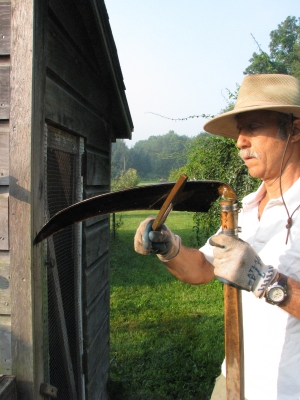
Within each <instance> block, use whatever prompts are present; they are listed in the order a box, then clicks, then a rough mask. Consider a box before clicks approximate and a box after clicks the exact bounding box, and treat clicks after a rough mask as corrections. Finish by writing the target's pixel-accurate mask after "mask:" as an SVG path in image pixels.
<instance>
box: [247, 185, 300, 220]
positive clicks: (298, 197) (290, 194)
mask: <svg viewBox="0 0 300 400" xmlns="http://www.w3.org/2000/svg"><path fill="white" fill-rule="evenodd" d="M265 193H266V187H265V184H264V182H263V183H262V184H261V185H260V186H259V188H258V189H257V191H256V192H253V193H250V194H248V195H247V196H245V197H244V199H243V202H242V204H243V208H245V209H246V208H253V207H256V206H257V205H258V204H259V202H260V201H261V199H262V198H263V197H264V195H265ZM283 198H284V201H285V203H286V205H287V207H288V209H289V211H290V212H291V213H292V212H293V211H294V209H295V208H296V207H297V206H298V205H299V204H300V178H298V180H297V181H296V182H295V183H294V184H293V185H292V186H291V187H290V188H289V189H288V190H287V191H286V192H284V193H283ZM269 203H273V204H275V203H276V204H283V202H282V199H281V196H280V197H278V198H277V199H271V200H270V202H269Z"/></svg>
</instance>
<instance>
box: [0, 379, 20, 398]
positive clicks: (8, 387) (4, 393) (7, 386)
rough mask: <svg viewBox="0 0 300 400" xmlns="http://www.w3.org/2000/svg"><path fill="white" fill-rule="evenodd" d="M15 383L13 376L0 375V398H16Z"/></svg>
mask: <svg viewBox="0 0 300 400" xmlns="http://www.w3.org/2000/svg"><path fill="white" fill-rule="evenodd" d="M17 397H18V395H17V385H16V378H15V376H2V377H1V376H0V399H1V400H17Z"/></svg>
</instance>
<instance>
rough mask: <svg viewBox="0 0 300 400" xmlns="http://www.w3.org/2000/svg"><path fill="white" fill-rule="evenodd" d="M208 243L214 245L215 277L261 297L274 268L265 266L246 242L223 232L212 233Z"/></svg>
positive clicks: (274, 270)
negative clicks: (214, 234)
mask: <svg viewBox="0 0 300 400" xmlns="http://www.w3.org/2000/svg"><path fill="white" fill-rule="evenodd" d="M209 243H210V244H211V245H212V246H215V249H214V267H215V270H214V272H215V275H216V277H217V278H218V279H219V280H220V281H221V282H224V283H228V284H229V285H231V286H234V287H236V288H238V289H244V290H247V291H248V292H250V291H251V292H253V293H254V295H255V296H256V297H262V296H263V295H264V292H265V290H266V288H267V286H268V285H269V284H270V282H271V281H272V279H273V277H275V275H276V272H277V270H276V269H274V268H273V267H272V266H271V265H265V264H264V263H263V262H262V260H261V259H260V257H259V256H258V254H257V253H256V252H255V251H254V250H253V248H252V247H251V246H250V244H249V243H247V242H244V241H243V240H241V239H235V238H233V237H230V236H226V235H224V234H220V235H217V236H213V237H212V238H211V239H210V240H209Z"/></svg>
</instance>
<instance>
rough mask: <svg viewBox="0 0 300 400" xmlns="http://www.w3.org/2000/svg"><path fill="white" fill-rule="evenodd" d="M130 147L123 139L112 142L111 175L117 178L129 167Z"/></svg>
mask: <svg viewBox="0 0 300 400" xmlns="http://www.w3.org/2000/svg"><path fill="white" fill-rule="evenodd" d="M128 162H129V149H128V147H127V145H126V143H125V141H124V140H123V139H117V140H116V142H115V143H113V144H112V156H111V177H112V178H116V177H117V176H119V175H120V174H122V173H124V172H125V171H126V169H128V168H129V166H128Z"/></svg>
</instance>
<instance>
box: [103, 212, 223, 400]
mask: <svg viewBox="0 0 300 400" xmlns="http://www.w3.org/2000/svg"><path fill="white" fill-rule="evenodd" d="M148 214H149V213H143V212H130V213H124V214H123V215H122V222H123V225H122V226H121V227H120V228H119V230H118V233H117V236H116V239H114V240H113V241H112V243H111V364H110V385H109V391H110V398H111V399H112V400H118V399H126V400H134V399H140V400H142V399H147V400H152V399H153V400H154V399H155V400H156V399H158V400H159V399H161V400H167V399H170V400H171V399H172V400H175V399H178V400H179V399H182V400H192V399H194V400H195V399H197V400H206V399H209V398H210V393H211V391H212V388H213V384H214V380H215V377H216V376H217V375H219V373H220V364H221V362H222V359H223V357H224V350H223V289H222V285H221V284H220V283H219V282H217V281H213V282H211V283H210V284H208V285H201V286H192V285H188V284H185V283H183V282H180V281H178V280H177V279H176V278H174V277H173V276H172V275H171V274H170V273H169V272H168V271H167V270H166V268H165V267H164V265H163V264H162V263H161V262H160V261H159V260H158V259H157V257H156V256H154V255H151V256H141V255H139V254H136V253H135V252H134V250H133V237H134V233H135V230H136V228H137V226H138V224H139V223H140V221H142V220H143V219H144V218H146V217H147V216H148ZM167 224H168V226H169V227H170V228H171V229H172V230H173V231H174V232H176V233H177V234H179V235H180V236H181V237H182V240H183V243H184V244H186V245H193V244H194V240H193V232H192V225H193V223H192V216H191V214H189V213H179V212H173V213H171V215H170V216H169V218H168V222H167Z"/></svg>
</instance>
